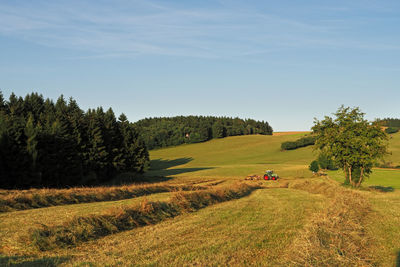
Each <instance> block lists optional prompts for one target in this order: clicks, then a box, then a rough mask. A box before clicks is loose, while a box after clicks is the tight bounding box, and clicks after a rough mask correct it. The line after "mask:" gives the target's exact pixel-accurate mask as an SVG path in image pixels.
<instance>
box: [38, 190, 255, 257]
mask: <svg viewBox="0 0 400 267" xmlns="http://www.w3.org/2000/svg"><path fill="white" fill-rule="evenodd" d="M255 189H257V187H255V186H250V185H247V184H237V185H234V186H230V187H225V188H216V189H209V190H204V191H194V192H177V193H175V194H174V195H173V196H172V197H171V199H170V200H169V201H167V202H146V201H145V202H143V203H142V204H140V205H135V206H131V207H125V208H118V209H113V210H110V211H109V212H108V213H105V214H101V215H90V216H83V217H76V218H74V219H73V220H71V221H69V222H66V223H65V224H63V225H59V226H51V227H48V226H42V227H41V228H39V229H35V230H33V232H32V235H31V239H32V244H33V245H34V246H36V247H37V248H38V249H40V250H42V251H44V250H49V249H53V248H57V247H71V246H75V245H76V244H78V243H80V242H85V241H88V240H93V239H96V238H99V237H102V236H106V235H110V234H113V233H117V232H121V231H125V230H129V229H133V228H136V227H140V226H145V225H150V224H156V223H158V222H161V221H163V220H165V219H167V218H172V217H175V216H177V215H180V214H183V213H185V212H193V211H196V210H198V209H201V208H204V207H207V206H209V205H212V204H215V203H219V202H224V201H228V200H232V199H238V198H241V197H244V196H247V195H249V194H250V193H251V192H252V191H253V190H255Z"/></svg>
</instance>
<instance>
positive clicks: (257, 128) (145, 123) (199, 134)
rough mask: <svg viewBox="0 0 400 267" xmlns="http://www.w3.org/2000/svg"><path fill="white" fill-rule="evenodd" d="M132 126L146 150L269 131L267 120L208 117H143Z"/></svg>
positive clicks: (265, 133)
mask: <svg viewBox="0 0 400 267" xmlns="http://www.w3.org/2000/svg"><path fill="white" fill-rule="evenodd" d="M134 126H135V127H136V129H137V131H138V132H139V133H140V134H141V136H142V138H143V140H144V141H145V144H146V146H147V147H148V148H149V149H154V148H161V147H168V146H176V145H180V144H185V143H198V142H204V141H208V140H211V139H213V138H224V137H227V136H236V135H248V134H264V135H271V134H272V128H271V126H270V125H269V124H268V122H264V121H255V120H252V119H246V120H244V119H240V118H228V117H212V116H177V117H170V118H146V119H143V120H140V121H138V122H136V123H134Z"/></svg>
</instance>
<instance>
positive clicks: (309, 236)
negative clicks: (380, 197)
mask: <svg viewBox="0 0 400 267" xmlns="http://www.w3.org/2000/svg"><path fill="white" fill-rule="evenodd" d="M290 188H296V189H300V190H305V191H307V192H310V193H313V194H322V195H325V196H327V197H328V198H329V205H328V206H327V208H326V209H323V210H322V211H321V212H319V213H316V214H315V215H314V216H313V217H312V219H311V220H310V222H309V223H308V224H306V226H305V228H304V230H303V232H302V233H301V235H300V236H299V237H298V238H297V239H296V240H295V242H294V243H293V246H292V247H291V249H290V250H289V251H288V253H287V255H286V258H285V259H286V261H287V262H288V263H289V264H290V265H294V266H374V265H375V259H374V258H376V256H375V257H374V255H371V251H372V248H373V246H374V239H373V238H372V236H370V235H368V234H367V230H366V225H367V224H368V217H369V215H370V213H371V205H370V203H369V201H368V200H367V198H366V197H365V196H363V195H362V194H361V193H360V192H356V191H354V190H349V189H346V188H343V187H340V186H338V185H337V184H335V183H334V182H332V181H328V182H309V181H306V182H300V183H297V184H293V185H292V186H290Z"/></svg>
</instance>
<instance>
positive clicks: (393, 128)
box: [376, 118, 400, 134]
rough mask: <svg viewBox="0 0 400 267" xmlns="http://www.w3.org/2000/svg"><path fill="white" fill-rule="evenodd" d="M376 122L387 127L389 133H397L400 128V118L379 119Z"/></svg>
mask: <svg viewBox="0 0 400 267" xmlns="http://www.w3.org/2000/svg"><path fill="white" fill-rule="evenodd" d="M376 123H377V124H378V125H381V126H385V127H387V128H386V129H385V131H386V133H388V134H393V133H397V132H398V131H399V130H400V119H393V118H385V119H379V120H377V122H376Z"/></svg>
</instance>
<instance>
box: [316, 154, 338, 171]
mask: <svg viewBox="0 0 400 267" xmlns="http://www.w3.org/2000/svg"><path fill="white" fill-rule="evenodd" d="M317 161H318V164H319V167H320V168H321V169H325V170H337V167H336V165H335V162H334V161H333V159H332V158H330V157H328V156H327V155H326V154H324V153H322V154H320V155H319V156H318V159H317Z"/></svg>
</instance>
